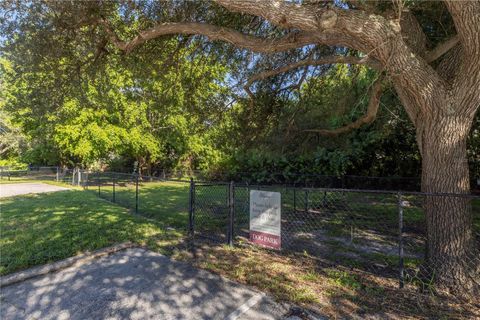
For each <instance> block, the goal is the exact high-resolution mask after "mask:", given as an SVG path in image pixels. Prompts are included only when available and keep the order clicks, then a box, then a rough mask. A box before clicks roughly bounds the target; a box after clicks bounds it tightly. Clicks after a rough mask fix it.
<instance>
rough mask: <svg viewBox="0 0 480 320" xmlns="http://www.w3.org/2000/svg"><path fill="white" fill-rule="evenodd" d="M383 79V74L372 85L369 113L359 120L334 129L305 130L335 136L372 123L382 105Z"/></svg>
mask: <svg viewBox="0 0 480 320" xmlns="http://www.w3.org/2000/svg"><path fill="white" fill-rule="evenodd" d="M382 81H383V76H380V77H379V78H378V79H377V80H376V81H375V83H374V84H373V85H372V90H371V94H370V100H369V102H368V108H367V113H365V115H363V116H362V117H361V118H359V119H358V120H356V121H354V122H352V123H350V124H348V125H346V126H343V127H340V128H337V129H332V130H327V129H310V130H304V131H306V132H316V133H318V134H320V135H323V136H330V137H335V136H338V135H340V134H342V133H346V132H349V131H351V130H354V129H358V128H360V127H361V126H362V125H364V124H368V123H372V122H373V121H374V120H375V118H376V117H377V112H378V108H379V106H380V98H381V96H382Z"/></svg>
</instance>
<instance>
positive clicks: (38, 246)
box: [0, 190, 183, 275]
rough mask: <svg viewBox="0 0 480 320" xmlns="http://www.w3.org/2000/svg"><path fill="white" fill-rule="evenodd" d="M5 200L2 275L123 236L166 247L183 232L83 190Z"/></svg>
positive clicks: (0, 224) (1, 224) (1, 219)
mask: <svg viewBox="0 0 480 320" xmlns="http://www.w3.org/2000/svg"><path fill="white" fill-rule="evenodd" d="M0 204H1V216H0V228H1V236H0V249H1V261H0V274H1V275H4V274H8V273H11V272H14V271H17V270H21V269H25V268H28V267H32V266H35V265H40V264H45V263H49V262H53V261H56V260H60V259H63V258H67V257H70V256H73V255H76V254H78V253H81V252H85V251H87V250H88V251H91V250H96V249H100V248H103V247H106V246H109V245H112V244H115V243H120V242H124V241H131V242H134V243H137V244H141V245H148V246H149V247H151V248H152V249H155V250H157V251H162V250H163V249H165V250H167V249H168V248H170V247H171V246H172V245H175V243H177V242H178V241H179V240H180V239H181V237H182V235H183V234H182V232H179V231H175V230H169V231H166V229H165V226H164V224H162V223H160V222H154V221H149V220H146V219H144V218H142V217H140V216H135V215H132V214H131V213H129V212H128V210H127V209H125V208H122V207H120V206H117V205H115V204H112V203H109V202H107V201H104V200H102V199H100V198H98V197H96V196H95V195H93V194H91V193H89V192H84V191H80V190H71V191H65V192H55V193H46V194H38V195H27V196H18V197H11V198H4V199H2V200H1V202H0Z"/></svg>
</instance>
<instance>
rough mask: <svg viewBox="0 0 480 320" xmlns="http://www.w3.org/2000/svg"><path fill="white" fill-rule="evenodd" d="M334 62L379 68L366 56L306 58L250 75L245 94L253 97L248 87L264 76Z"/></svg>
mask: <svg viewBox="0 0 480 320" xmlns="http://www.w3.org/2000/svg"><path fill="white" fill-rule="evenodd" d="M335 63H347V64H363V65H367V66H369V67H371V68H373V69H375V70H381V65H380V63H379V62H378V61H376V60H374V59H371V58H369V57H368V56H367V57H362V58H359V57H352V56H329V57H324V58H320V59H306V60H302V61H299V62H296V63H292V64H289V65H286V66H283V67H280V68H277V69H273V70H267V71H263V72H260V73H257V74H255V75H253V76H252V77H250V78H249V79H248V81H247V82H246V83H245V86H244V89H245V91H246V92H247V94H248V95H249V96H250V97H251V98H252V99H253V98H254V95H253V93H252V91H251V90H250V87H251V86H252V84H253V83H254V82H255V81H259V80H264V79H266V78H269V77H272V76H275V75H277V74H280V73H285V72H288V71H291V70H295V69H298V68H300V67H304V66H318V65H326V64H335Z"/></svg>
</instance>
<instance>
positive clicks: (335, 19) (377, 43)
mask: <svg viewBox="0 0 480 320" xmlns="http://www.w3.org/2000/svg"><path fill="white" fill-rule="evenodd" d="M214 2H215V3H217V4H219V5H221V6H222V7H224V8H226V9H227V10H228V11H231V12H238V13H242V14H250V15H254V16H259V17H262V18H263V19H265V20H267V21H269V22H270V23H272V24H274V25H276V26H278V27H280V28H284V29H297V30H303V31H306V32H312V33H315V34H316V35H317V41H318V43H321V44H325V45H338V46H347V47H350V48H353V49H356V50H359V51H362V52H372V53H373V54H372V56H374V57H375V58H377V59H378V60H379V61H382V62H383V61H386V60H387V59H388V56H389V52H388V48H387V47H386V46H385V43H386V42H388V40H389V39H391V38H394V37H396V36H397V35H398V32H400V27H399V26H395V25H393V24H391V23H390V22H389V21H387V20H386V19H385V18H384V17H382V16H379V15H375V14H373V13H367V12H364V11H361V10H345V9H342V8H335V7H333V6H330V5H329V6H324V7H318V8H312V6H305V5H298V4H294V3H288V2H286V1H283V0H269V1H266V0H235V1H233V0H214Z"/></svg>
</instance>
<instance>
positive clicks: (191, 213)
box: [188, 178, 195, 237]
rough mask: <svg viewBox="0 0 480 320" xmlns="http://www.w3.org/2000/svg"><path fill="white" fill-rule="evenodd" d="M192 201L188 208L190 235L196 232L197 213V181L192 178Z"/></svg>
mask: <svg viewBox="0 0 480 320" xmlns="http://www.w3.org/2000/svg"><path fill="white" fill-rule="evenodd" d="M189 200H190V203H189V208H188V231H189V233H190V236H192V237H193V234H194V231H195V230H194V215H195V181H194V180H193V178H190V199H189Z"/></svg>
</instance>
